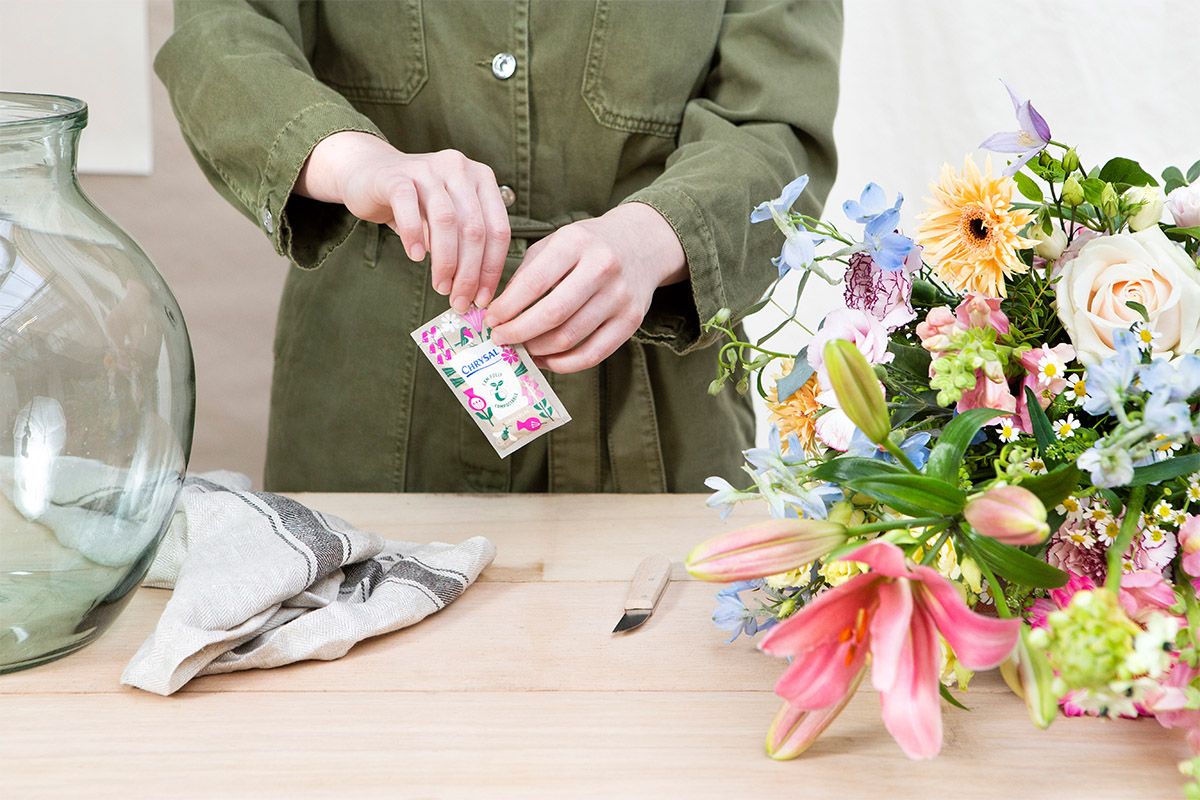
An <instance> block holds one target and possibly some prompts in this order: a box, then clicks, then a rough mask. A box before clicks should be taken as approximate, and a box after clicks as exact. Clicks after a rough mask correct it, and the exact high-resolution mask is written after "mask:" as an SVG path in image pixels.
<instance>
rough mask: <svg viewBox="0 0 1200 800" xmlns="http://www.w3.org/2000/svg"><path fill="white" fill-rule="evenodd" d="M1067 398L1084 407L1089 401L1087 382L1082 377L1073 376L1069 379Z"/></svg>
mask: <svg viewBox="0 0 1200 800" xmlns="http://www.w3.org/2000/svg"><path fill="white" fill-rule="evenodd" d="M1067 397H1068V398H1069V399H1070V400H1071V402H1072V403H1074V404H1075V405H1077V406H1078V405H1083V401H1084V400H1086V399H1087V381H1085V380H1084V379H1083V376H1082V375H1072V376H1071V377H1070V378H1068V379H1067Z"/></svg>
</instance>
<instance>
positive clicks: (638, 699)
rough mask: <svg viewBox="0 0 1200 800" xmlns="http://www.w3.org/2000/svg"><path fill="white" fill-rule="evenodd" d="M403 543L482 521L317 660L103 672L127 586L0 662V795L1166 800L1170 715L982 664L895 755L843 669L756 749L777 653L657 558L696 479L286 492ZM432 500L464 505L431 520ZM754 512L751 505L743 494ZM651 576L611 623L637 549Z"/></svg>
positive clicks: (687, 516) (1171, 782) (692, 540)
mask: <svg viewBox="0 0 1200 800" xmlns="http://www.w3.org/2000/svg"><path fill="white" fill-rule="evenodd" d="M297 498H298V499H300V500H301V501H302V502H304V503H306V504H308V505H310V506H312V507H314V508H318V509H320V510H323V511H328V512H331V513H334V514H337V515H339V516H342V517H344V518H346V519H348V520H350V521H352V522H354V523H355V524H357V525H359V526H360V527H363V528H366V529H369V530H374V531H377V532H379V533H381V534H383V535H385V536H388V537H391V538H398V539H407V540H410V541H430V540H441V541H451V542H456V541H461V540H462V539H465V538H467V537H469V536H473V535H476V534H486V535H487V536H489V537H490V538H491V539H492V540H493V541H494V542H495V543H496V546H497V548H498V550H499V555H498V557H497V559H496V561H495V563H494V564H493V565H492V566H491V567H489V568H488V569H487V570H486V571H485V572H484V573H483V576H482V577H481V579H480V581H479V582H478V583H477V584H476V585H475V586H473V587H471V588H470V589H469V590H468V591H467V592H466V593H465V594H464V595H463V596H462V597H461V598H460V599H459V600H458V601H456V602H455V603H453V604H452V605H451V606H450V607H448V608H447V609H445V610H444V611H442V612H441V613H439V614H436V615H435V616H433V617H430V618H429V619H427V620H425V621H424V622H422V623H421V624H419V625H416V626H414V627H412V628H409V629H407V630H403V631H399V632H396V633H393V634H391V635H389V636H384V637H380V638H378V639H375V640H372V641H368V642H365V643H363V644H360V645H359V646H357V647H356V648H354V649H353V650H352V651H351V652H350V654H349V655H347V656H346V657H345V658H343V659H341V660H340V661H334V662H306V663H302V664H297V665H294V666H290V667H285V668H282V669H275V670H267V671H252V672H242V673H234V674H229V675H217V676H211V677H205V678H198V679H196V680H194V681H192V682H191V683H190V684H189V685H188V686H187V687H185V688H184V689H183V690H182V691H181V692H179V693H178V694H176V695H174V696H172V697H169V698H163V697H158V696H156V695H151V694H147V693H145V692H141V691H138V690H134V689H130V688H128V687H123V686H120V685H119V684H118V678H119V675H120V673H121V670H122V668H123V667H124V665H125V663H126V662H127V661H128V659H129V658H130V656H131V655H132V654H133V653H134V651H135V650H136V649H137V647H138V645H139V644H140V643H141V642H142V641H143V639H145V637H146V636H147V635H148V634H149V633H150V631H151V629H152V628H153V626H154V624H155V621H156V620H157V618H158V615H159V614H160V613H161V611H162V608H163V606H164V605H165V603H166V601H167V599H168V598H169V597H170V595H169V593H167V592H165V591H161V590H154V589H141V590H139V592H138V594H137V596H136V597H135V598H134V599H133V602H132V603H131V605H130V607H129V608H128V609H127V610H126V612H125V613H124V615H122V617H121V618H120V619H118V620H117V622H116V623H115V624H114V626H113V627H112V629H111V630H110V631H109V632H108V633H107V634H106V635H105V636H104V637H103V638H102V639H100V640H99V641H98V642H96V643H95V644H93V645H92V646H91V647H88V648H86V649H84V650H83V651H81V652H80V653H78V654H76V655H74V656H71V657H69V658H66V659H64V660H62V661H58V662H55V663H53V664H49V665H47V666H44V667H41V668H38V669H34V670H30V671H27V672H20V673H15V674H12V675H7V676H0V798H5V800H8V799H9V798H11V800H25V799H26V798H48V797H71V798H76V797H87V798H107V797H114V798H115V797H121V798H166V797H171V798H176V797H230V798H243V797H298V798H299V797H305V798H307V797H338V798H346V797H351V798H353V797H389V798H390V797H438V798H441V797H482V798H493V797H520V798H529V797H550V798H561V797H579V796H596V797H622V798H623V797H663V798H676V797H686V798H688V799H689V800H694V799H695V798H702V797H713V798H731V797H736V796H747V797H764V798H767V797H805V798H812V799H813V800H816V799H817V798H830V797H837V798H860V797H861V798H874V797H883V796H885V795H886V796H888V797H889V798H895V797H931V798H939V797H951V796H959V795H960V794H961V796H965V797H972V798H992V797H1003V798H1013V797H1016V798H1020V797H1035V796H1036V797H1045V798H1070V797H1080V798H1088V799H1089V800H1092V799H1094V798H1102V797H1113V798H1117V797H1120V798H1130V797H1137V798H1171V797H1181V796H1182V794H1181V791H1180V786H1181V784H1182V779H1181V778H1180V776H1179V775H1178V773H1177V772H1176V763H1177V762H1178V761H1180V760H1181V759H1183V758H1185V757H1187V756H1188V755H1189V751H1188V748H1187V747H1186V745H1185V744H1184V742H1183V736H1182V734H1181V733H1180V732H1178V731H1167V730H1164V729H1162V728H1160V727H1159V725H1158V724H1157V723H1156V722H1154V721H1153V720H1137V721H1115V722H1106V721H1101V720H1095V719H1060V720H1058V721H1057V722H1055V724H1054V725H1053V726H1052V727H1051V728H1050V730H1048V731H1039V730H1038V729H1036V728H1034V727H1033V725H1032V724H1031V723H1030V722H1029V719H1028V717H1027V716H1026V712H1025V707H1024V705H1023V704H1022V703H1021V702H1020V701H1019V700H1017V699H1016V698H1015V697H1014V696H1013V695H1011V694H1009V693H1008V692H1007V690H1006V689H1005V688H1004V686H1003V684H1002V682H1000V681H999V680H998V678H996V677H994V674H992V673H990V674H985V675H980V676H979V677H978V678H977V679H976V681H975V682H974V683H973V684H972V686H971V691H970V692H969V693H968V694H966V695H965V696H964V697H963V699H964V700H965V702H966V704H967V705H968V706H970V707H971V708H972V709H973V711H972V712H971V713H968V712H964V711H960V710H957V709H954V708H951V707H950V706H948V705H945V704H943V707H944V719H945V729H946V735H945V745H944V747H943V749H942V754H941V756H940V757H938V758H937V759H934V760H933V761H929V762H912V761H909V760H908V759H907V758H905V757H904V755H903V754H902V753H901V752H900V749H899V748H898V747H897V746H896V744H895V743H894V742H893V741H892V739H891V737H890V736H888V734H887V732H886V731H885V730H884V727H883V723H882V722H881V721H880V718H879V701H878V698H877V696H876V695H875V693H874V692H873V691H871V690H870V689H869V686H868V685H867V684H869V681H866V682H864V688H863V689H862V690H860V692H859V695H858V696H857V697H856V698H855V700H854V701H853V702H852V703H851V704H850V705H849V706H848V707H847V708H846V710H845V711H844V712H843V713H842V715H841V717H840V718H839V719H838V720H837V721H836V722H834V724H833V725H832V726H831V727H830V728H829V730H828V731H826V733H825V735H824V737H823V738H822V739H821V740H820V741H819V742H818V743H817V744H816V745H815V746H814V747H813V748H812V749H811V750H810V751H809V753H808V754H806V756H805V757H803V758H801V759H799V760H796V761H792V762H786V763H776V762H773V761H771V760H770V759H769V758H767V756H766V755H765V754H764V752H763V741H764V738H765V735H766V730H767V726H768V725H769V723H770V721H771V718H772V717H773V715H774V713H775V711H776V709H777V708H778V706H779V700H778V699H777V698H776V697H775V695H774V694H773V693H772V691H771V688H772V686H773V684H774V681H775V679H776V678H777V677H778V676H779V674H780V672H781V670H782V662H780V661H778V660H776V659H773V658H770V657H768V656H766V655H763V654H761V653H759V652H758V651H757V650H755V649H754V648H753V645H752V644H751V643H750V642H747V641H746V640H745V639H744V638H743V639H739V640H738V641H737V642H736V643H734V644H726V643H725V641H724V640H725V638H726V634H724V633H723V632H722V631H720V630H718V629H717V628H716V627H715V626H713V624H712V622H711V621H710V616H711V613H712V609H713V607H714V600H713V593H714V591H715V589H716V587H714V586H712V585H709V584H704V583H700V582H696V581H692V580H686V579H685V578H686V575H685V573H684V572H683V571H682V568H681V567H680V566H679V563H678V562H679V561H681V560H682V557H683V555H684V554H686V553H687V551H688V550H689V549H690V548H691V547H692V546H693V545H694V544H696V543H697V542H699V541H700V540H702V539H703V538H706V537H707V536H710V535H712V534H714V533H717V532H719V531H721V530H723V529H725V528H727V527H730V526H732V525H733V524H734V523H740V522H746V521H752V520H753V519H754V517H753V513H752V512H751V511H750V510H749V509H746V510H744V511H743V513H742V516H741V517H740V518H739V517H738V516H737V515H735V516H734V517H733V518H731V519H730V520H729V521H727V522H722V521H720V520H719V519H717V516H716V514H715V513H714V512H712V511H710V510H709V509H707V508H705V507H704V503H703V499H702V498H701V497H699V496H674V497H671V496H594V495H593V496H562V495H559V496H470V497H464V496H450V495H442V496H438V495H335V494H325V495H317V494H310V495H297ZM451 510H453V513H454V514H456V515H457V516H459V517H460V518H461V519H464V520H465V521H466V522H465V523H451V522H448V521H446V520H448V519H449V517H450V513H451ZM755 511H757V510H755ZM652 552H663V553H666V554H668V555H670V556H671V558H672V559H673V560H674V561H675V562H676V569H675V575H674V577H675V578H676V580H675V581H673V582H672V584H671V585H670V587H669V588H668V589H667V592H666V595H665V596H664V597H663V600H662V602H661V603H660V605H659V608H658V611H657V612H656V613H655V614H654V616H653V617H652V618H651V619H650V621H649V622H647V623H646V624H645V625H643V626H642V627H641V628H639V629H637V630H635V631H632V632H630V633H628V634H623V635H615V636H614V635H613V634H611V633H610V631H611V630H612V627H613V625H614V624H615V623H616V621H617V619H618V618H619V617H620V616H621V604H622V600H623V599H624V595H625V589H626V584H627V582H628V580H629V578H630V577H631V576H632V574H633V571H634V568H635V567H636V565H637V563H638V562H639V560H640V559H641V558H643V557H644V556H646V555H648V554H650V553H652Z"/></svg>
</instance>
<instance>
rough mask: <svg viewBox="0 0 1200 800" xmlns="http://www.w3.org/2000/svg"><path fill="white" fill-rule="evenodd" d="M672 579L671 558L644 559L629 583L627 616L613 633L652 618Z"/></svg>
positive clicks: (626, 605)
mask: <svg viewBox="0 0 1200 800" xmlns="http://www.w3.org/2000/svg"><path fill="white" fill-rule="evenodd" d="M670 580H671V559H669V558H667V557H666V556H663V555H655V556H650V557H648V558H646V559H644V560H643V561H642V563H641V564H639V565H638V568H637V572H635V573H634V575H633V581H632V582H631V583H630V584H629V594H628V595H627V596H626V597H625V616H623V617H621V621H620V622H618V623H617V627H615V628H613V633H620V632H621V631H630V630H633V629H634V628H636V627H637V626H638V625H641V624H642V623H643V622H645V621H646V620H648V619H650V615H651V614H653V613H654V607H655V606H656V605H658V599H659V598H660V597H662V594H663V591H665V590H666V588H667V583H668V582H669V581H670Z"/></svg>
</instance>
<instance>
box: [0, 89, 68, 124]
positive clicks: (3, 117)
mask: <svg viewBox="0 0 1200 800" xmlns="http://www.w3.org/2000/svg"><path fill="white" fill-rule="evenodd" d="M87 117H88V107H87V103H85V102H83V101H82V100H79V99H76V98H74V97H66V96H64V95H57V94H32V93H25V92H0V133H14V132H17V131H18V130H22V131H23V130H25V129H27V128H42V127H45V126H47V125H52V126H54V127H56V128H60V129H64V130H72V129H78V128H82V127H84V126H85V125H87Z"/></svg>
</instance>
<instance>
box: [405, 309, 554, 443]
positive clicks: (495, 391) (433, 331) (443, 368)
mask: <svg viewBox="0 0 1200 800" xmlns="http://www.w3.org/2000/svg"><path fill="white" fill-rule="evenodd" d="M483 315H484V312H483V309H480V308H477V307H475V306H471V307H470V308H469V309H467V311H466V312H465V313H463V314H459V313H458V312H456V311H454V310H453V309H447V310H446V311H444V312H442V313H441V314H439V315H438V316H436V317H434V318H433V319H431V320H429V321H428V322H426V323H425V324H424V325H422V326H420V327H419V328H417V329H416V330H415V331H413V332H412V339H413V341H414V342H416V343H417V346H418V347H420V348H421V352H423V353H424V354H425V357H426V358H427V359H428V360H429V363H430V364H431V365H433V367H434V368H435V369H436V370H437V371H438V374H440V375H441V376H442V380H443V381H444V382H445V383H446V385H447V386H448V387H449V388H450V390H451V391H453V392H454V394H455V396H456V397H457V398H458V401H459V403H460V404H461V405H462V407H463V409H464V410H465V411H466V412H467V413H468V414H470V415H471V417H472V418H473V419H474V420H475V424H476V425H478V426H479V429H480V430H481V431H483V433H484V435H485V436H487V438H488V441H489V442H491V443H492V447H493V448H495V450H496V453H497V454H498V455H499V456H500V457H501V458H504V457H505V456H507V455H508V454H509V453H511V452H513V451H514V450H518V449H520V448H521V447H522V446H524V445H526V444H528V443H529V442H531V441H533V440H534V439H536V438H537V437H539V436H541V435H542V434H544V433H548V432H550V431H552V430H554V429H555V428H557V427H559V426H561V425H565V424H567V423H568V422H570V421H571V415H570V414H568V413H567V410H566V409H565V408H563V407H562V403H561V402H559V399H558V396H557V395H555V394H554V389H553V388H551V386H550V384H549V383H548V382H547V381H546V378H545V376H544V375H542V373H541V371H540V370H539V369H538V368H537V367H536V366H535V365H534V363H533V361H532V360H530V358H529V354H528V353H527V352H525V348H524V346H522V345H519V344H518V345H498V344H493V343H492V329H491V328H489V327H487V325H486V324H484V321H483Z"/></svg>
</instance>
